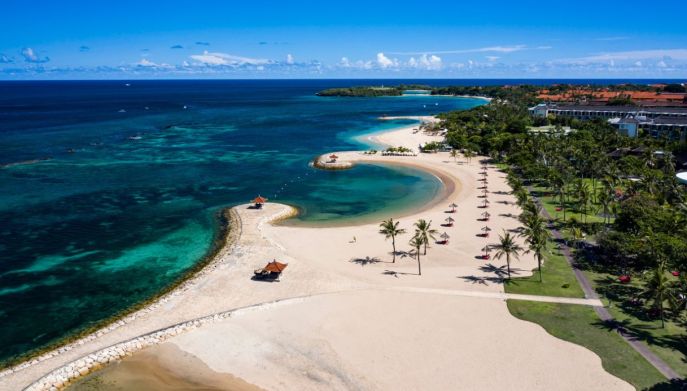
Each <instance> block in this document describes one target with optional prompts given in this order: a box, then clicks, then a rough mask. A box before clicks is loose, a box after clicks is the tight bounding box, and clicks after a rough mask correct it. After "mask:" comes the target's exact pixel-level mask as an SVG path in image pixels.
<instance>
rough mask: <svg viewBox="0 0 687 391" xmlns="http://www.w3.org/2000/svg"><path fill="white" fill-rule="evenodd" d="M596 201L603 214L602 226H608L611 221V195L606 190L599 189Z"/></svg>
mask: <svg viewBox="0 0 687 391" xmlns="http://www.w3.org/2000/svg"><path fill="white" fill-rule="evenodd" d="M597 200H598V201H599V203H600V204H601V208H602V210H603V214H604V224H608V223H609V222H610V220H611V216H610V215H611V204H612V203H613V194H611V192H610V191H608V189H606V188H605V187H604V188H601V190H600V193H599V196H598V197H597Z"/></svg>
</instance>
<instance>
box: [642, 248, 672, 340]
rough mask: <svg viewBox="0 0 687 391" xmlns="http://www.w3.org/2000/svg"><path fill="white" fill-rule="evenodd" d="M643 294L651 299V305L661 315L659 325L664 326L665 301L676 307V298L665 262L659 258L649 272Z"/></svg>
mask: <svg viewBox="0 0 687 391" xmlns="http://www.w3.org/2000/svg"><path fill="white" fill-rule="evenodd" d="M642 293H643V295H645V296H647V297H649V298H651V299H652V301H653V307H654V308H655V309H656V310H658V313H659V315H660V317H661V327H662V328H665V327H666V324H665V319H664V315H663V313H664V310H665V303H666V301H668V303H669V304H670V306H671V307H672V308H676V307H677V305H678V304H677V303H678V300H677V298H676V296H675V287H674V284H673V283H672V282H671V281H670V280H669V279H668V276H667V275H666V270H665V263H664V262H663V261H662V260H659V261H658V262H657V263H656V268H655V269H654V270H652V271H650V272H649V278H648V279H647V281H646V283H645V285H644V292H642Z"/></svg>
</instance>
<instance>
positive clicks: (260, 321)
mask: <svg viewBox="0 0 687 391" xmlns="http://www.w3.org/2000/svg"><path fill="white" fill-rule="evenodd" d="M414 126H416V125H414ZM412 128H413V126H409V127H404V128H400V129H395V130H392V131H390V132H386V133H382V134H377V135H375V136H373V137H374V138H375V141H377V142H379V143H382V144H386V145H396V146H401V145H402V146H408V147H410V148H413V147H416V146H417V145H418V144H419V143H423V142H427V141H431V140H435V139H436V138H433V137H432V136H427V135H424V134H422V133H412ZM337 154H339V153H338V152H337ZM340 155H341V156H342V159H343V160H344V161H352V162H365V163H373V164H399V165H408V166H412V167H413V168H417V169H421V170H425V171H428V172H431V173H433V174H434V175H437V177H439V178H440V180H442V182H443V183H444V184H445V187H444V191H443V192H442V194H441V195H440V196H437V197H435V200H434V201H433V202H432V203H429V204H427V205H425V206H424V207H422V208H421V209H420V210H416V211H410V212H408V213H407V214H402V215H400V216H396V215H395V216H389V217H394V218H395V219H399V220H400V221H401V226H402V227H403V228H406V229H407V230H409V231H411V230H412V222H413V221H415V220H417V219H418V218H425V219H427V220H432V221H433V222H434V223H433V225H434V226H437V228H439V229H440V232H444V231H446V232H449V233H450V237H451V240H450V242H449V244H448V245H438V244H434V245H432V246H431V248H430V249H429V252H428V254H427V255H426V256H424V257H423V258H422V262H423V273H422V276H418V275H417V263H416V261H415V260H414V259H411V257H410V256H408V255H407V251H409V250H410V248H409V246H408V245H407V241H408V239H410V236H411V235H405V236H403V237H402V238H399V239H398V240H397V245H398V246H397V248H398V250H399V251H400V252H401V255H399V256H398V257H397V261H396V262H395V263H391V256H390V251H391V244H390V242H389V241H385V240H384V238H383V237H382V236H381V235H379V233H378V232H377V231H378V223H372V224H363V225H356V226H342V227H330V228H322V227H318V228H308V227H301V226H280V225H275V224H270V221H273V220H275V219H279V218H283V217H284V216H287V215H289V214H292V213H293V209H292V208H290V207H288V206H285V205H280V204H270V203H268V204H267V205H266V206H265V208H264V209H263V210H254V209H248V208H247V207H246V205H241V206H238V207H236V208H234V210H235V212H236V213H237V215H238V217H239V219H240V221H241V233H240V238H238V240H237V243H236V244H235V246H234V247H233V249H232V251H227V252H223V253H221V254H220V256H218V259H217V260H216V262H213V265H214V268H213V269H212V270H210V271H209V272H207V273H203V274H201V275H199V276H198V277H197V278H194V279H192V280H190V281H189V283H188V286H187V287H186V289H185V290H184V291H183V292H180V293H179V294H177V295H174V296H172V297H170V298H169V299H168V300H166V301H165V302H164V303H161V304H159V305H158V306H157V307H155V308H153V309H151V310H150V311H149V312H146V313H145V314H141V315H140V316H138V317H136V318H135V319H133V320H132V321H131V322H129V323H125V324H122V325H120V327H118V328H116V329H114V330H111V331H110V332H108V333H104V334H102V335H101V336H99V337H98V338H95V339H92V340H89V341H87V342H85V343H83V344H81V345H76V346H75V347H74V348H73V349H71V350H69V351H66V352H63V353H62V354H60V355H57V356H53V357H50V358H48V359H45V360H43V361H40V362H36V363H34V365H31V366H30V367H28V368H25V369H23V370H21V371H16V372H12V373H9V374H6V375H5V376H3V377H1V378H0V390H14V389H17V388H23V387H26V386H28V385H29V384H31V383H33V382H35V381H36V380H38V379H39V378H41V377H42V376H45V375H46V374H48V373H51V372H53V371H57V372H54V373H53V375H55V374H59V373H61V372H60V370H61V369H60V368H64V365H66V364H69V363H78V362H79V361H83V360H84V357H97V354H98V352H102V351H103V350H107V349H108V347H111V346H118V344H122V343H126V342H127V341H132V340H137V338H140V336H142V335H145V334H147V333H151V332H155V331H156V330H168V329H167V328H168V327H169V326H173V325H177V324H182V323H184V324H186V323H185V322H189V321H190V326H189V327H188V328H184V329H183V330H182V331H179V332H176V331H174V329H173V330H172V331H174V332H171V333H169V334H164V335H163V334H160V335H159V336H157V337H156V338H154V339H153V342H152V343H153V344H155V343H160V342H166V343H170V344H173V345H174V346H175V347H176V348H178V349H179V351H181V352H182V353H179V354H191V355H193V356H194V357H195V358H197V359H198V360H200V361H201V362H202V363H204V365H207V367H208V368H209V370H211V371H213V372H216V373H219V374H231V375H233V376H234V377H238V378H241V379H243V380H245V381H246V382H248V383H250V384H253V385H255V386H258V387H261V388H265V389H285V390H286V389H322V388H323V387H326V388H328V389H351V388H356V389H390V388H393V389H418V388H425V389H427V388H429V389H455V385H456V384H460V385H461V387H462V388H464V389H484V390H487V389H493V388H496V387H501V388H508V389H542V390H543V389H554V388H555V389H599V390H612V389H623V390H625V389H632V387H631V386H630V385H629V384H627V383H625V382H623V381H621V380H620V379H617V378H615V377H613V376H611V375H609V374H608V373H606V372H605V371H604V370H603V368H602V367H601V362H600V359H599V358H598V356H596V355H595V354H593V353H592V352H590V351H589V350H587V349H584V348H582V347H579V346H577V345H573V344H570V343H568V342H564V341H562V340H558V339H556V338H554V337H552V336H550V335H549V334H547V333H546V332H545V331H544V330H543V329H542V328H541V327H539V326H537V325H534V324H531V323H528V322H523V321H520V320H517V319H516V318H514V317H512V316H511V315H510V313H509V312H508V309H507V308H506V305H505V302H504V301H503V300H502V299H498V298H490V299H488V298H478V297H466V296H456V295H452V294H447V293H446V292H458V291H469V292H473V294H474V295H477V296H479V295H480V293H484V295H485V296H488V295H493V293H495V292H496V293H498V292H503V287H502V285H501V284H500V283H498V278H497V277H498V270H499V268H501V267H502V266H503V264H504V263H505V262H504V261H496V260H491V261H484V260H480V259H477V258H478V256H479V255H480V254H481V253H482V248H483V247H484V246H485V245H491V244H494V242H495V238H494V237H495V236H497V235H492V237H491V238H481V237H478V236H477V234H478V233H480V228H481V227H482V226H483V225H484V224H485V223H484V222H482V221H479V218H480V215H481V213H482V212H483V211H484V209H480V208H478V205H479V204H480V202H481V199H480V198H479V192H478V190H477V186H478V182H477V180H478V178H479V174H478V171H479V166H480V165H479V163H478V162H477V160H476V159H475V160H473V161H472V163H470V164H466V163H464V159H463V158H460V159H459V162H463V163H462V164H460V163H457V162H454V161H453V159H451V158H449V157H448V154H447V153H439V154H423V155H419V156H416V157H396V156H379V155H362V154H360V153H359V152H344V153H341V154H340ZM489 190H490V191H491V194H490V199H491V200H492V204H491V206H490V208H489V209H488V210H489V212H490V213H491V214H492V219H491V221H490V222H489V223H488V224H489V225H490V227H492V229H493V231H494V233H499V232H501V230H508V229H514V228H517V226H518V225H519V223H518V221H517V220H516V219H515V218H513V216H515V215H517V214H518V213H519V210H518V208H517V207H516V206H514V205H513V201H514V198H513V196H512V195H510V194H509V188H508V186H507V184H506V182H505V175H503V174H502V173H499V172H498V171H497V170H496V169H495V168H494V167H491V168H489ZM449 202H456V203H457V204H458V205H459V207H458V212H457V213H456V214H451V215H449V214H447V213H446V209H447V204H448V203H449ZM447 216H452V217H454V218H455V219H456V220H457V223H456V224H455V226H453V227H441V226H439V225H440V224H441V223H443V222H444V219H445V218H446V217H447ZM354 237H355V240H354V239H353V238H354ZM272 259H278V260H280V261H282V262H285V263H288V264H289V266H288V268H287V269H286V271H285V273H284V276H283V277H282V278H281V281H280V282H278V283H264V282H256V281H252V280H250V276H251V275H252V272H253V269H254V268H256V267H260V266H262V265H264V263H265V262H266V261H269V260H272ZM535 264H536V263H535V261H534V259H533V258H532V257H531V256H530V255H524V256H522V257H521V260H520V261H519V262H518V263H516V264H515V265H514V267H515V268H516V269H517V271H516V272H517V273H519V274H521V275H527V274H529V273H530V270H531V269H532V268H533V267H534V266H535ZM442 292H443V293H442ZM290 298H297V299H290ZM275 302H279V303H281V304H279V305H275V304H274V303H275ZM263 303H264V304H263ZM242 307H249V309H247V310H241V311H238V312H237V311H234V310H235V309H237V308H242ZM215 314H225V315H226V316H218V315H215ZM200 318H202V319H208V320H207V321H203V322H197V324H196V322H194V319H200ZM156 335H157V334H156ZM158 340H159V342H155V341H158ZM134 345H135V344H134ZM134 348H135V349H133V350H138V349H140V348H136V347H135V346H134ZM146 352H147V353H145V354H153V355H154V354H155V353H154V351H152V350H147V351H146ZM134 357H136V356H134ZM108 361H109V360H106V362H108ZM115 361H116V360H112V362H115ZM72 365H73V364H72ZM170 370H172V371H174V368H170ZM494 370H498V375H494ZM52 380H54V376H53V379H52ZM47 383H48V382H47V381H46V384H47ZM51 384H53V383H51ZM48 388H49V387H48Z"/></svg>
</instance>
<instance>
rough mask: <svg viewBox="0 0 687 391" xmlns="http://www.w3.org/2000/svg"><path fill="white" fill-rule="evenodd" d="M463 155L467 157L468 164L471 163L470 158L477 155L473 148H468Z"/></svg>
mask: <svg viewBox="0 0 687 391" xmlns="http://www.w3.org/2000/svg"><path fill="white" fill-rule="evenodd" d="M463 156H465V159H467V161H468V164H470V160H471V159H472V158H473V157H475V156H476V155H475V153H474V152H472V150H470V149H466V150H465V152H463Z"/></svg>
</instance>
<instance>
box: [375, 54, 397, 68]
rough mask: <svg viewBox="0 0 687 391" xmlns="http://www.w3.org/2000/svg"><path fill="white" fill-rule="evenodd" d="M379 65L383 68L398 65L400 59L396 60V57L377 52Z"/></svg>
mask: <svg viewBox="0 0 687 391" xmlns="http://www.w3.org/2000/svg"><path fill="white" fill-rule="evenodd" d="M377 65H379V66H380V67H381V68H383V69H386V68H390V67H397V66H398V60H396V59H395V58H394V59H390V58H389V57H387V56H385V55H384V53H382V52H379V53H377Z"/></svg>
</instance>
